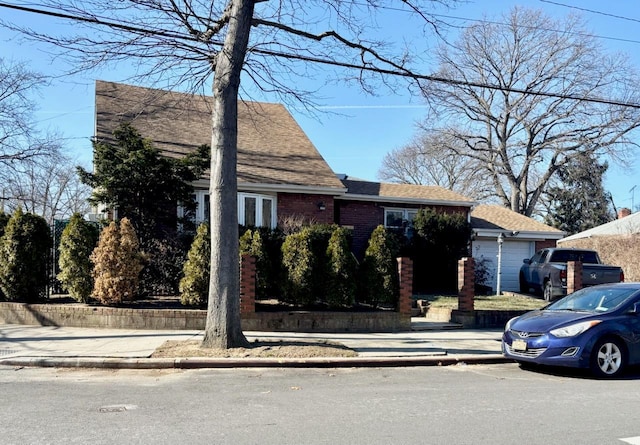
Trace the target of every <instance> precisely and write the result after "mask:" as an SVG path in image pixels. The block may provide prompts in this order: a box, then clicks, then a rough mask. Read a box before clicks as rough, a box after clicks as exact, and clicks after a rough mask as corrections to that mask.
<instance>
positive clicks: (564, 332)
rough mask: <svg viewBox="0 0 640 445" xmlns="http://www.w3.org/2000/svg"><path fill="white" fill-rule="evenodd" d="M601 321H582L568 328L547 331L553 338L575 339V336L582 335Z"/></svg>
mask: <svg viewBox="0 0 640 445" xmlns="http://www.w3.org/2000/svg"><path fill="white" fill-rule="evenodd" d="M601 321H602V320H591V321H583V322H581V323H576V324H570V325H569V326H565V327H562V328H558V329H553V330H551V331H549V333H550V334H551V335H553V336H554V337H575V336H576V335H580V334H582V333H583V332H584V331H586V330H587V329H589V328H592V327H594V326H595V325H597V324H599V323H600V322H601Z"/></svg>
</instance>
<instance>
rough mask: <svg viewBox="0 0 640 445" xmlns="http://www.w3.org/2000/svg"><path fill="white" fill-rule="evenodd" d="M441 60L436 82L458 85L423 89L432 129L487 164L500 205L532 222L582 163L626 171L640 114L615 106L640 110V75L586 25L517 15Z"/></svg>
mask: <svg viewBox="0 0 640 445" xmlns="http://www.w3.org/2000/svg"><path fill="white" fill-rule="evenodd" d="M499 22H502V23H499ZM437 59H438V63H439V70H438V72H437V74H436V75H437V76H439V77H442V78H444V79H451V80H453V81H454V82H451V83H446V82H438V83H433V82H431V83H427V84H425V85H424V87H423V94H424V96H425V98H426V100H427V101H428V102H429V104H431V106H432V109H431V112H432V115H430V116H429V118H428V120H427V123H426V124H425V125H428V126H430V127H434V126H438V127H439V129H440V131H441V132H443V133H444V134H447V135H448V136H449V137H452V138H455V139H457V140H458V141H459V143H458V144H454V145H453V146H452V147H453V152H455V153H458V154H460V155H463V156H465V157H469V158H473V159H475V160H477V161H478V162H480V163H482V165H483V166H484V167H485V168H486V170H487V172H489V174H490V178H491V180H492V182H493V186H494V189H495V193H496V195H497V197H498V198H499V199H500V201H501V202H502V203H503V205H505V206H506V207H509V208H511V209H512V210H514V211H516V212H519V213H522V214H524V215H527V216H530V215H532V214H533V213H534V211H535V209H536V206H537V205H538V203H539V200H540V197H541V195H542V194H543V192H544V191H545V189H546V188H547V187H548V184H549V181H550V179H551V178H552V177H553V176H554V175H555V174H556V172H557V171H558V170H559V169H560V168H562V167H563V166H564V165H566V164H567V163H568V162H570V161H571V159H572V158H573V157H575V156H576V155H578V154H586V155H589V156H591V157H593V158H596V159H598V158H609V159H612V160H614V161H621V162H623V163H624V161H625V159H626V156H627V155H628V154H629V152H630V149H631V148H633V147H636V146H637V143H636V142H634V134H635V132H634V130H635V129H637V128H638V126H639V125H640V111H639V110H638V109H637V108H630V107H625V106H618V105H615V104H612V102H616V101H617V103H620V104H623V103H638V102H640V97H639V95H638V88H637V85H638V84H640V79H639V77H638V74H637V72H636V70H635V69H633V68H632V67H631V66H630V65H629V63H628V61H627V59H626V58H625V57H624V56H623V55H618V54H613V55H611V54H607V53H606V51H604V50H603V48H602V47H600V46H599V45H598V44H597V43H596V42H595V39H594V37H592V36H591V34H590V33H589V32H588V30H587V29H586V28H585V26H584V24H583V22H582V21H581V20H580V18H579V17H574V16H569V17H568V18H566V19H564V20H558V21H555V20H552V19H551V18H549V17H547V16H545V15H544V14H543V13H542V12H540V11H534V10H527V9H521V8H514V9H512V10H511V12H510V13H509V14H508V15H505V16H504V17H503V18H502V19H501V20H499V21H496V20H492V21H484V22H479V23H477V24H474V25H472V26H470V27H469V28H467V29H466V30H465V31H464V32H463V33H462V34H461V36H460V38H459V39H458V40H457V41H456V42H453V43H452V44H448V45H442V46H441V47H440V49H439V51H438V53H437ZM483 85H492V86H494V88H486V87H483ZM536 92H544V93H549V94H551V97H550V96H542V95H538V94H535V93H536ZM589 98H601V99H602V101H601V102H597V101H592V100H583V99H589ZM605 99H606V100H605ZM433 122H436V125H433Z"/></svg>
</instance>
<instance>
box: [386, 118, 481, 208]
mask: <svg viewBox="0 0 640 445" xmlns="http://www.w3.org/2000/svg"><path fill="white" fill-rule="evenodd" d="M459 143H460V142H459V140H457V139H455V138H452V137H450V136H448V135H447V134H445V133H438V132H431V131H429V130H426V129H421V130H420V131H419V132H418V135H417V136H415V137H414V139H413V140H412V141H411V142H409V143H408V144H406V145H404V146H402V147H400V148H396V149H394V150H392V151H391V152H389V153H387V154H386V155H385V157H384V158H383V159H382V165H381V166H380V169H379V170H378V177H379V178H380V179H381V180H383V181H390V182H397V183H400V184H420V185H438V186H440V187H444V188H446V189H449V190H453V191H455V192H458V193H461V194H463V195H465V196H468V197H470V198H473V199H477V200H483V201H490V200H491V199H492V198H493V192H492V190H493V185H492V182H491V180H490V176H489V174H488V172H487V169H486V167H485V166H484V165H483V163H481V162H480V161H478V160H477V159H473V158H469V157H466V156H460V155H459V154H458V152H459V151H461V150H460V148H455V147H453V146H452V144H459ZM462 150H463V149H462Z"/></svg>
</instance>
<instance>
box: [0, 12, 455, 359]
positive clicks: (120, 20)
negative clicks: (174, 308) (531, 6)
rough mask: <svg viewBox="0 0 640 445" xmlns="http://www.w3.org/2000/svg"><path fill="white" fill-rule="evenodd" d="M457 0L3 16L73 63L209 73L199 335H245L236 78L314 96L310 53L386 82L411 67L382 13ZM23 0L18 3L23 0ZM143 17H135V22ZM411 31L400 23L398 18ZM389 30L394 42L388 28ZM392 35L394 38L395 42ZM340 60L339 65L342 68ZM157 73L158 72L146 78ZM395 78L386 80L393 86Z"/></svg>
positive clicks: (178, 75) (171, 80) (180, 80)
mask: <svg viewBox="0 0 640 445" xmlns="http://www.w3.org/2000/svg"><path fill="white" fill-rule="evenodd" d="M456 1H457V0H396V1H391V2H379V1H374V0H362V1H360V2H353V1H340V0H304V1H302V0H271V1H265V0H228V1H225V2H217V1H215V2H212V1H201V0H191V1H184V2H176V1H174V0H166V1H152V0H123V1H118V2H104V1H97V0H88V1H83V2H74V1H71V0H69V1H63V0H44V1H42V2H40V5H43V6H42V7H47V8H49V10H50V11H55V13H56V14H58V16H61V15H65V16H66V18H67V19H70V20H72V21H73V22H74V23H75V25H74V28H73V35H48V34H46V33H44V32H43V31H39V30H32V29H28V28H25V27H19V26H15V25H13V24H7V23H4V25H5V26H9V27H11V28H12V29H16V30H19V31H20V32H22V33H24V34H26V35H27V36H30V37H31V38H35V39H37V40H39V41H44V42H48V43H51V44H53V45H55V46H56V47H57V48H58V49H59V51H60V52H64V53H65V55H67V56H70V57H72V58H75V60H72V62H76V64H75V68H76V69H77V70H84V69H86V68H92V67H95V66H99V65H101V64H103V63H105V62H118V61H120V62H126V63H127V64H134V65H135V66H136V70H137V72H138V73H140V78H141V79H142V78H143V79H145V82H147V83H149V82H151V81H152V80H151V79H155V80H158V79H161V80H162V82H163V84H164V85H165V86H172V87H175V86H178V85H182V86H183V87H186V88H187V89H190V90H195V89H200V88H202V87H203V86H204V85H207V82H208V81H209V80H210V77H211V74H213V105H212V107H213V109H212V128H213V132H212V143H211V151H212V153H211V186H210V194H211V246H212V248H211V251H212V257H211V284H210V291H209V305H208V315H207V323H206V329H205V337H204V341H203V346H205V347H220V348H228V347H234V346H241V345H244V344H246V339H245V337H244V335H243V333H242V330H241V326H240V313H239V306H240V304H239V269H238V268H239V266H238V230H237V224H236V223H237V221H238V218H237V208H236V193H237V187H236V185H237V184H236V154H237V153H236V140H237V100H238V97H239V93H240V91H241V90H240V80H241V78H242V80H243V81H244V82H252V83H253V84H255V85H256V86H257V88H259V89H261V90H262V91H264V92H268V93H273V94H275V95H276V96H277V97H278V98H280V99H281V100H283V101H285V102H287V101H288V100H289V101H290V100H294V101H295V100H298V101H302V102H303V103H304V105H305V106H310V107H312V106H313V103H312V102H311V101H309V99H308V96H307V95H308V93H309V92H307V91H301V90H300V89H298V88H296V77H297V76H300V77H301V78H313V76H314V74H316V73H315V72H314V71H315V67H317V66H318V64H322V65H323V66H325V67H326V66H333V67H334V70H335V78H337V79H342V80H345V79H346V80H353V81H355V82H356V83H357V84H358V85H359V86H360V87H362V89H363V90H364V91H367V92H378V91H379V89H380V87H381V86H384V85H387V84H389V83H391V84H394V83H395V80H394V77H393V76H388V74H390V73H395V74H398V75H401V76H405V77H404V78H408V79H411V78H415V77H416V76H415V74H416V73H417V70H415V68H413V67H414V66H415V65H412V56H413V55H412V54H411V51H410V50H408V49H407V48H405V47H404V44H403V41H402V39H403V36H402V35H400V34H402V32H398V30H397V29H394V30H387V31H388V32H381V30H380V26H379V24H383V23H384V16H385V14H387V15H388V14H392V13H399V12H398V10H402V11H403V12H402V14H404V16H403V17H404V18H405V19H406V20H409V16H413V17H417V18H418V19H419V20H421V21H422V23H423V24H424V29H423V31H427V32H431V31H434V30H435V31H437V29H438V25H439V23H438V21H437V19H436V18H435V16H433V15H431V14H430V8H432V7H433V6H434V5H438V4H440V5H446V4H453V3H455V2H456ZM22 9H25V8H22ZM142 24H144V25H142ZM403 31H404V32H405V33H407V32H410V31H411V32H415V31H416V29H415V28H413V27H408V28H407V29H405V30H403ZM393 33H395V35H396V36H397V43H398V44H395V45H394V44H393V41H392V40H391V39H390V36H392V35H394V34H393ZM400 45H402V46H400ZM345 69H347V70H348V71H345ZM156 85H157V84H156ZM393 86H395V85H391V87H393Z"/></svg>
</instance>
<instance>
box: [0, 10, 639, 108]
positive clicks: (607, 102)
mask: <svg viewBox="0 0 640 445" xmlns="http://www.w3.org/2000/svg"><path fill="white" fill-rule="evenodd" d="M0 8H8V9H15V10H19V11H23V12H29V13H33V14H39V15H45V16H51V17H56V18H62V19H67V20H72V21H79V22H85V23H92V24H95V25H101V26H106V27H109V28H115V29H120V30H123V31H127V32H133V33H137V34H142V35H154V36H160V37H169V38H174V39H179V40H186V41H192V42H199V43H209V44H212V45H214V46H220V47H222V43H220V42H203V41H202V40H199V39H198V38H196V37H193V36H187V35H184V34H179V33H173V32H169V31H164V30H150V29H145V28H140V27H137V26H133V25H125V24H121V23H117V22H111V21H107V20H103V19H99V18H96V17H82V16H77V15H71V14H66V13H61V12H55V11H47V10H42V9H36V8H30V7H26V6H18V5H12V4H9V3H1V2H0ZM251 52H253V53H256V54H260V55H264V56H270V57H277V58H284V59H287V60H298V61H302V62H312V63H318V64H323V65H329V66H336V67H340V68H348V69H354V70H359V71H367V72H374V73H377V74H386V75H390V76H397V77H404V78H410V79H415V80H425V81H430V82H438V83H446V84H449V85H456V86H464V87H473V88H483V89H489V90H495V91H507V92H511V93H519V94H528V95H532V96H541V97H549V98H556V99H568V100H577V101H584V102H593V103H600V104H605V105H614V106H620V107H626V108H635V109H640V104H637V103H630V102H621V101H616V100H611V99H604V98H598V97H583V96H576V95H571V94H560V93H549V92H543V91H531V90H526V89H521V88H513V87H509V88H505V87H502V86H498V85H490V84H485V83H479V82H469V81H463V80H456V79H447V78H444V77H437V76H431V75H426V74H418V73H410V72H404V71H396V70H391V69H384V68H376V67H371V66H365V65H356V64H352V63H347V62H339V61H336V60H330V59H324V58H320V57H311V56H304V55H301V54H292V53H283V52H277V51H270V50H263V49H255V48H254V49H252V50H251Z"/></svg>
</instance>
